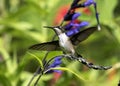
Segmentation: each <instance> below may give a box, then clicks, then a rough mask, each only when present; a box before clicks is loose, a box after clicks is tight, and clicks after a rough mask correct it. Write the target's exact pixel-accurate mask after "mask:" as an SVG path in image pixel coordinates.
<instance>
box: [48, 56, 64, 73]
mask: <svg viewBox="0 0 120 86" xmlns="http://www.w3.org/2000/svg"><path fill="white" fill-rule="evenodd" d="M61 59H62V57H61V56H57V57H56V58H55V59H54V61H53V63H52V64H50V65H49V66H48V68H47V69H49V68H55V67H59V66H60V64H61V63H62V61H61ZM50 72H60V70H50V71H48V72H47V73H50Z"/></svg>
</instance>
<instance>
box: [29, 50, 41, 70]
mask: <svg viewBox="0 0 120 86" xmlns="http://www.w3.org/2000/svg"><path fill="white" fill-rule="evenodd" d="M27 53H28V54H29V55H31V56H33V57H35V58H36V59H37V60H38V62H39V64H40V67H41V69H42V70H43V63H42V60H41V59H39V57H37V56H36V55H34V54H32V53H30V52H27Z"/></svg>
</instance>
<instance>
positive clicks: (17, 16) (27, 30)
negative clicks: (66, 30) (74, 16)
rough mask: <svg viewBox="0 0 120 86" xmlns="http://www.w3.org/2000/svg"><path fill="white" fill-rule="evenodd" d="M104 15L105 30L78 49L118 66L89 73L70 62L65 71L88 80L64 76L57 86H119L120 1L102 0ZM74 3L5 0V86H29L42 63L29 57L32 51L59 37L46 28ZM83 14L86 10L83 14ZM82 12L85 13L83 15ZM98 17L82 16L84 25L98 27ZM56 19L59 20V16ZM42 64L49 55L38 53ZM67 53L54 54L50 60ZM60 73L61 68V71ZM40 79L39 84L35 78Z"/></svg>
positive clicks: (1, 8) (0, 3)
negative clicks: (32, 48) (85, 22)
mask: <svg viewBox="0 0 120 86" xmlns="http://www.w3.org/2000/svg"><path fill="white" fill-rule="evenodd" d="M96 2H97V5H98V11H99V13H100V24H101V27H102V30H101V31H97V32H95V33H94V34H93V35H92V36H91V37H90V38H89V39H87V40H86V41H84V42H82V43H81V44H80V45H79V46H78V47H77V50H78V52H79V53H80V54H82V55H83V56H84V57H85V58H87V59H89V60H90V61H92V62H94V63H96V64H104V65H113V69H111V70H108V71H96V70H92V69H88V68H86V67H84V66H83V65H81V64H80V63H78V62H69V61H67V60H64V61H63V62H64V64H63V66H65V67H67V68H68V69H64V68H61V70H68V71H69V70H70V71H75V72H76V73H77V75H79V76H80V77H82V78H84V79H86V80H87V81H86V82H84V81H82V80H81V79H78V78H77V77H75V76H74V74H72V73H71V72H66V71H65V72H63V74H62V76H61V78H60V79H59V80H58V82H57V83H56V86H61V83H64V84H63V85H62V86H70V85H73V86H117V84H118V81H119V78H120V77H119V76H120V58H119V57H120V53H119V51H120V36H119V32H120V25H119V22H120V12H119V8H120V1H119V0H96ZM70 3H71V0H64V2H63V1H62V0H0V86H26V85H27V84H28V82H29V80H30V78H31V77H32V75H33V72H35V70H36V68H37V66H39V65H40V64H41V62H40V61H39V62H38V61H37V60H36V59H35V58H33V56H31V55H29V54H28V53H27V52H28V50H27V49H28V47H29V46H30V45H32V44H35V43H40V42H45V41H50V40H51V39H52V36H53V35H54V32H53V31H51V30H48V29H45V28H43V26H45V25H50V26H51V25H53V23H54V20H55V16H56V15H57V14H58V13H59V8H60V7H62V6H64V5H69V4H70ZM81 10H83V9H81ZM81 10H79V11H81ZM90 11H91V12H92V15H90V16H88V15H86V14H84V13H83V14H82V16H81V18H80V19H81V20H87V21H89V22H90V23H91V26H93V25H96V19H95V17H94V16H95V15H94V9H93V7H92V6H90ZM53 15H54V16H53ZM33 53H34V54H35V55H36V56H37V57H36V58H37V59H39V60H40V59H42V58H43V57H44V55H45V53H46V52H41V51H35V52H33ZM59 54H61V52H57V51H56V52H51V53H50V54H49V56H48V59H49V58H51V57H53V56H55V55H59ZM59 69H60V68H59ZM52 75H53V74H46V75H44V76H42V78H41V80H40V81H39V83H38V86H39V85H40V86H48V84H46V82H48V83H50V80H51V79H52ZM35 80H36V79H35ZM35 80H34V81H33V83H34V82H35Z"/></svg>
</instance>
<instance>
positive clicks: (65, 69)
mask: <svg viewBox="0 0 120 86" xmlns="http://www.w3.org/2000/svg"><path fill="white" fill-rule="evenodd" d="M49 70H63V71H68V72H71V73H72V74H74V75H75V76H77V77H78V78H79V79H80V80H82V81H84V82H85V81H87V80H85V79H84V78H82V77H81V76H79V75H78V74H77V73H75V72H74V71H72V70H70V69H69V68H66V67H55V68H50V69H48V70H47V71H49ZM47 71H45V73H46V72H47Z"/></svg>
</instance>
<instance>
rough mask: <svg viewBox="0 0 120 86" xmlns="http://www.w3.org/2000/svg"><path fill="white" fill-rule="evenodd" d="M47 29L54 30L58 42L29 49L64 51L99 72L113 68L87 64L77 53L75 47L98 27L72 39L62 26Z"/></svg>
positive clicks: (78, 34)
mask: <svg viewBox="0 0 120 86" xmlns="http://www.w3.org/2000/svg"><path fill="white" fill-rule="evenodd" d="M45 28H50V29H53V30H54V31H55V32H56V34H57V36H58V40H57V41H52V42H46V43H41V44H35V45H33V46H31V47H30V48H29V49H32V50H41V51H44V50H45V51H63V52H64V53H65V54H66V55H70V56H71V57H73V58H74V59H76V60H78V61H80V62H81V63H83V64H85V65H87V66H88V67H89V68H93V69H99V70H107V69H110V68H111V67H110V66H108V67H103V66H96V65H93V64H92V63H90V62H87V61H86V60H85V59H83V58H82V56H81V55H79V54H78V53H77V52H76V51H75V48H74V47H75V46H76V45H78V44H79V43H80V42H81V41H83V40H85V39H87V38H88V37H89V36H90V35H91V34H92V33H93V32H94V31H95V30H97V27H90V28H87V29H85V30H83V31H81V32H79V33H77V34H75V35H73V36H71V37H68V36H67V35H66V33H65V32H63V31H62V27H60V26H56V27H49V26H45Z"/></svg>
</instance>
